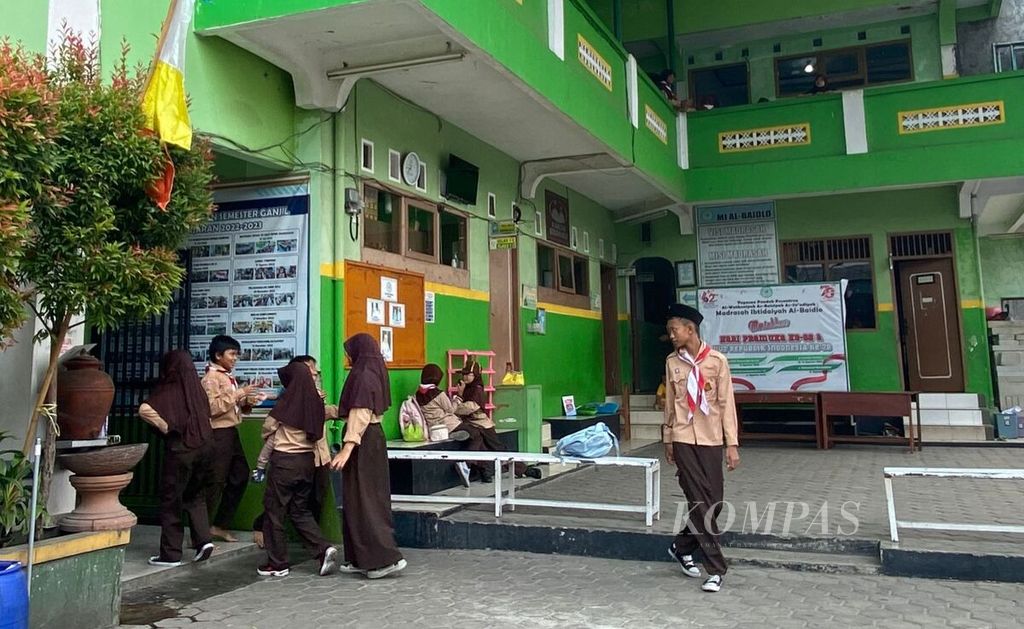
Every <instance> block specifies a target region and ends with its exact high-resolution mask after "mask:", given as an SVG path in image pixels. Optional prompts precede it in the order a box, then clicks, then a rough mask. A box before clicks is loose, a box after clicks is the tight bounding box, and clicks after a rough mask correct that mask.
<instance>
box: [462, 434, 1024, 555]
mask: <svg viewBox="0 0 1024 629" xmlns="http://www.w3.org/2000/svg"><path fill="white" fill-rule="evenodd" d="M741 453H742V454H741V456H742V464H741V466H740V468H739V469H738V470H736V471H735V472H732V473H727V474H726V490H725V494H726V499H727V500H729V501H731V502H732V503H733V504H734V505H735V506H736V508H737V517H736V522H735V525H734V526H733V527H732V529H731V530H741V526H742V525H743V520H744V518H743V514H744V512H745V510H746V504H747V503H748V502H754V503H756V504H757V510H758V512H760V513H763V510H764V508H765V506H766V504H767V503H768V502H769V501H776V502H777V503H778V504H777V505H776V512H775V513H776V515H775V518H774V521H773V522H772V528H771V532H772V533H775V534H780V533H783V527H784V525H785V513H786V509H787V505H786V504H785V503H787V502H794V503H797V502H804V503H807V505H808V511H809V515H808V516H807V517H805V518H803V519H802V520H801V519H799V517H798V516H799V515H800V507H796V506H795V507H793V517H792V518H791V520H792V521H791V526H790V529H789V534H790V535H798V536H802V535H808V536H822V535H825V536H830V537H831V536H835V535H836V533H837V527H838V526H840V525H842V526H843V528H844V531H843V532H844V533H845V534H849V532H850V531H851V528H852V527H851V524H850V523H849V522H848V521H846V520H844V519H842V518H841V516H840V512H839V509H840V506H841V505H843V504H844V503H857V504H858V505H859V508H855V507H853V506H852V505H851V504H848V505H847V508H848V510H849V511H852V512H855V513H856V515H857V516H858V520H859V527H858V529H857V532H856V534H855V536H856V537H862V538H870V539H879V540H881V539H888V530H889V527H888V520H887V516H886V511H885V493H884V488H883V483H882V468H883V467H885V466H905V467H979V468H1019V467H1024V449H1018V448H968V447H929V448H925V449H924V450H923V451H920V452H916V453H914V454H909V453H907V452H906V451H905V450H904V449H902V448H895V447H860V446H837V447H836V448H835V449H833V450H829V451H822V450H815V449H813V448H804V447H800V446H795V447H794V446H786V445H773V446H753V447H744V448H743V449H742V451H741ZM634 456H648V457H660V456H661V447H660V446H657V445H656V446H651V447H648V448H645V449H643V450H640V451H639V452H636V453H634ZM661 480H662V504H661V508H662V519H661V520H660V521H659V522H657V523H656V524H655V526H654V527H653V529H647V528H646V527H645V526H644V523H643V517H642V515H638V514H615V513H608V512H580V511H561V512H559V511H557V510H553V509H541V508H527V507H520V508H518V509H517V510H516V511H515V512H508V511H507V512H506V514H505V515H503V516H502V520H503V521H505V522H508V523H520V524H528V523H539V524H544V525H548V526H568V527H574V526H585V527H588V528H594V527H596V528H610V529H628V530H653V531H655V532H661V533H667V532H672V531H673V530H674V528H673V527H674V519H675V514H676V510H677V504H678V503H679V502H681V501H682V500H683V495H682V491H681V490H680V489H679V486H678V484H677V483H676V478H675V476H674V470H672V469H670V468H669V467H668V466H667V464H665V462H664V461H662V479H661ZM895 494H896V499H897V506H898V515H899V517H900V518H901V519H906V520H918V521H921V520H924V521H947V522H976V523H977V522H984V523H999V524H1024V482H1017V481H987V480H973V479H897V480H896V481H895ZM518 495H520V496H522V497H530V498H560V499H563V500H566V499H571V500H578V501H584V502H631V503H635V504H642V503H643V475H642V473H641V472H640V471H639V470H636V469H629V468H610V467H605V468H599V469H597V468H590V469H585V470H582V471H579V472H576V473H572V474H566V475H564V476H562V477H560V478H556V479H553V480H551V481H550V482H547V483H542V484H540V485H536V486H534V487H531V488H529V489H525V490H520V491H519V492H518ZM826 503H827V504H828V527H827V529H826V531H825V532H823V531H822V530H821V526H820V520H819V522H818V523H816V524H815V525H814V526H810V525H811V521H812V520H813V519H814V516H815V514H818V513H819V511H820V510H821V508H822V506H823V505H825V504H826ZM487 510H488V508H487V507H478V508H473V509H468V510H465V511H463V512H461V513H456V514H454V515H452V516H450V517H452V518H455V519H471V520H476V521H479V520H481V519H486V518H488V517H489V516H488V515H487ZM491 517H492V516H491ZM722 523H723V524H724V518H723V520H722ZM746 531H747V532H749V531H750V527H749V526H748V527H747V528H746ZM758 532H762V533H763V532H766V531H765V530H764V527H763V526H762V527H761V529H760V530H759V531H758ZM904 537H905V540H906V541H907V542H911V541H913V540H914V539H922V540H924V539H930V540H937V541H941V540H945V539H950V538H949V537H948V536H947V535H946V534H944V533H924V532H911V531H908V532H907V533H906V534H905V535H904ZM1017 537H1018V539H1017V540H1013V539H1012V538H1007V537H1006V536H1005V535H1003V536H998V537H993V536H991V535H987V536H975V537H972V536H970V535H967V534H964V533H957V534H956V535H955V539H957V540H960V541H970V540H972V539H989V540H996V541H999V540H1001V541H1008V542H1011V543H1012V542H1014V541H1017V542H1020V541H1024V536H1017ZM1007 548H1012V546H1007ZM1021 548H1022V547H1017V552H1021V550H1020V549H1021Z"/></svg>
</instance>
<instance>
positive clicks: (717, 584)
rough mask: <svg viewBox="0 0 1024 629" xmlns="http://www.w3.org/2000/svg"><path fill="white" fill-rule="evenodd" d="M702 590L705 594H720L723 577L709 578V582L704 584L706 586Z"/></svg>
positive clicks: (714, 575)
mask: <svg viewBox="0 0 1024 629" xmlns="http://www.w3.org/2000/svg"><path fill="white" fill-rule="evenodd" d="M700 589H702V590H704V591H705V592H718V591H720V590H721V589H722V575H720V574H713V575H711V576H710V577H708V580H707V581H705V582H704V585H702V586H700Z"/></svg>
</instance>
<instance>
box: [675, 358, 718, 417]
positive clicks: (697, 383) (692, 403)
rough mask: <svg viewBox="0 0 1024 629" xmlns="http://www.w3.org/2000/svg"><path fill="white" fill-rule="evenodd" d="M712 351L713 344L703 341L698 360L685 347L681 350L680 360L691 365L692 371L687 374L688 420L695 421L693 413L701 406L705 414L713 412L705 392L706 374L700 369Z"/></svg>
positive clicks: (701, 410)
mask: <svg viewBox="0 0 1024 629" xmlns="http://www.w3.org/2000/svg"><path fill="white" fill-rule="evenodd" d="M710 353H711V346H710V345H708V344H707V343H701V346H700V351H698V352H697V359H696V360H694V358H693V357H692V356H690V353H689V352H688V351H686V350H685V349H682V350H680V351H679V358H680V360H682V361H683V362H684V363H686V364H687V365H689V366H690V373H689V375H687V376H686V406H687V408H688V409H689V414H688V415H687V418H686V420H687V421H691V422H692V421H693V415H694V413H696V412H697V409H698V408H700V412H701V413H703V414H704V415H705V416H707V415H708V413H710V412H711V408H710V407H709V406H708V398H707V396H706V395H705V394H704V387H705V386H706V385H707V383H706V382H704V374H703V373H701V371H700V364H701V363H702V362H704V359H705V358H707V357H708V354H710Z"/></svg>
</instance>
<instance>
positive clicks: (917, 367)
mask: <svg viewBox="0 0 1024 629" xmlns="http://www.w3.org/2000/svg"><path fill="white" fill-rule="evenodd" d="M897 278H898V281H899V291H900V295H899V317H900V337H901V340H902V343H903V363H904V374H905V375H906V381H907V388H908V389H910V390H911V391H925V392H936V393H942V392H949V393H955V392H960V391H963V390H964V372H963V361H962V355H961V349H960V348H961V345H960V318H959V316H958V310H959V309H958V306H957V294H956V288H955V283H954V281H953V260H952V259H951V258H934V259H928V260H907V261H902V262H898V263H897Z"/></svg>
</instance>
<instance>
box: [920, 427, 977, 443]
mask: <svg viewBox="0 0 1024 629" xmlns="http://www.w3.org/2000/svg"><path fill="white" fill-rule="evenodd" d="M985 438H986V432H985V426H926V425H922V426H921V440H922V441H924V442H925V443H936V442H942V441H984V440H985Z"/></svg>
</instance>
